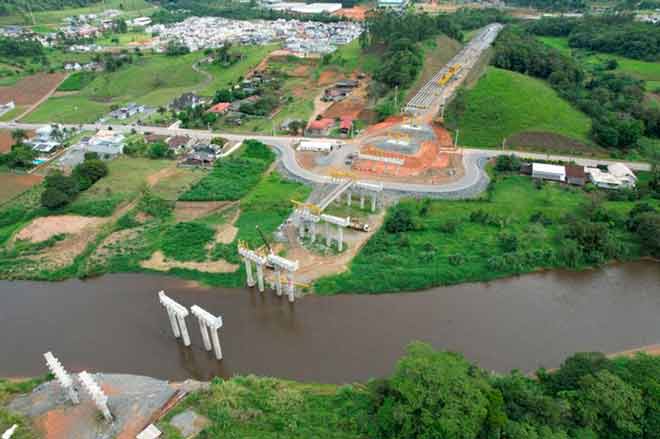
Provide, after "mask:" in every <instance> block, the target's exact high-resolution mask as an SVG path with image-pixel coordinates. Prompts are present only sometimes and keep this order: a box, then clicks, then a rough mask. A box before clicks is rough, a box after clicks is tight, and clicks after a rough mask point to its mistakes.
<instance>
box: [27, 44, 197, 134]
mask: <svg viewBox="0 0 660 439" xmlns="http://www.w3.org/2000/svg"><path fill="white" fill-rule="evenodd" d="M202 56H203V55H202V54H201V53H200V52H198V53H192V54H189V55H185V56H178V57H168V56H165V55H153V56H144V57H143V58H138V60H137V61H136V62H135V63H134V64H132V65H130V66H128V67H123V68H121V69H119V70H118V71H116V72H111V73H102V74H100V75H98V76H97V77H96V78H95V79H94V80H93V81H91V82H90V83H88V84H87V85H85V86H84V87H83V88H82V89H81V90H80V91H79V92H77V93H74V94H69V95H66V96H55V97H52V98H50V99H48V100H47V101H46V102H45V103H43V104H42V105H40V106H39V107H38V108H37V109H36V110H35V111H34V112H32V113H31V114H30V115H28V116H27V117H26V118H25V120H26V121H28V122H46V121H53V122H62V123H79V122H93V121H95V120H96V119H98V118H99V117H100V116H102V115H103V114H105V113H107V112H108V111H109V110H110V105H112V104H116V105H122V104H126V103H129V102H138V103H141V104H145V105H151V106H158V105H165V104H167V103H168V102H170V101H171V100H172V98H174V97H176V96H178V95H180V94H181V93H183V92H186V91H190V90H192V89H195V88H196V87H197V86H199V85H203V84H204V79H205V77H204V76H203V75H202V74H201V73H198V72H195V71H194V70H193V69H192V65H193V63H195V61H197V60H198V59H199V58H200V57H202Z"/></svg>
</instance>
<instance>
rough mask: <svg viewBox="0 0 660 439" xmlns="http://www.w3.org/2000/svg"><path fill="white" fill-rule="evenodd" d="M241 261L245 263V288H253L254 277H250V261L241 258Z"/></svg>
mask: <svg viewBox="0 0 660 439" xmlns="http://www.w3.org/2000/svg"><path fill="white" fill-rule="evenodd" d="M243 261H244V262H245V274H246V276H247V286H248V287H253V286H254V277H252V261H250V260H249V259H248V258H243Z"/></svg>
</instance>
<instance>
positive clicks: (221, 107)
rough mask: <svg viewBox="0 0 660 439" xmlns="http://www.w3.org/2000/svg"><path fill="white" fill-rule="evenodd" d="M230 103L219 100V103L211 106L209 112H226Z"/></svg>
mask: <svg viewBox="0 0 660 439" xmlns="http://www.w3.org/2000/svg"><path fill="white" fill-rule="evenodd" d="M230 105H231V104H230V103H229V102H219V103H217V104H215V105H214V106H212V107H211V108H209V110H208V112H209V113H215V114H222V113H226V112H227V110H229V106H230Z"/></svg>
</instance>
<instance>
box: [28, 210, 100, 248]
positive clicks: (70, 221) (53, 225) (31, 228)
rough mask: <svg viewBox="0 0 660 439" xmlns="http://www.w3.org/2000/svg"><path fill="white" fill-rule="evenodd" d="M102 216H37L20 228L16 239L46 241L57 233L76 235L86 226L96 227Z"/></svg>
mask: <svg viewBox="0 0 660 439" xmlns="http://www.w3.org/2000/svg"><path fill="white" fill-rule="evenodd" d="M105 221H106V220H105V219H104V218H98V217H91V216H78V215H54V216H45V217H41V218H37V219H35V220H34V221H32V222H31V223H30V224H28V225H27V226H25V227H24V228H23V229H21V231H20V232H18V234H17V235H16V239H20V240H29V241H32V242H41V241H46V240H47V239H48V238H51V237H53V236H55V235H58V234H62V233H64V234H67V235H76V234H79V233H82V232H83V230H85V229H86V228H88V227H96V226H98V225H100V224H102V223H103V222H105Z"/></svg>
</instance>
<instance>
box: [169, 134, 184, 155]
mask: <svg viewBox="0 0 660 439" xmlns="http://www.w3.org/2000/svg"><path fill="white" fill-rule="evenodd" d="M188 142H190V137H188V136H172V137H169V138H168V139H167V140H166V141H165V143H167V146H168V147H169V148H170V149H171V150H173V151H174V152H175V153H176V154H179V153H181V152H183V150H184V149H185V148H186V146H187V145H188Z"/></svg>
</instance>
